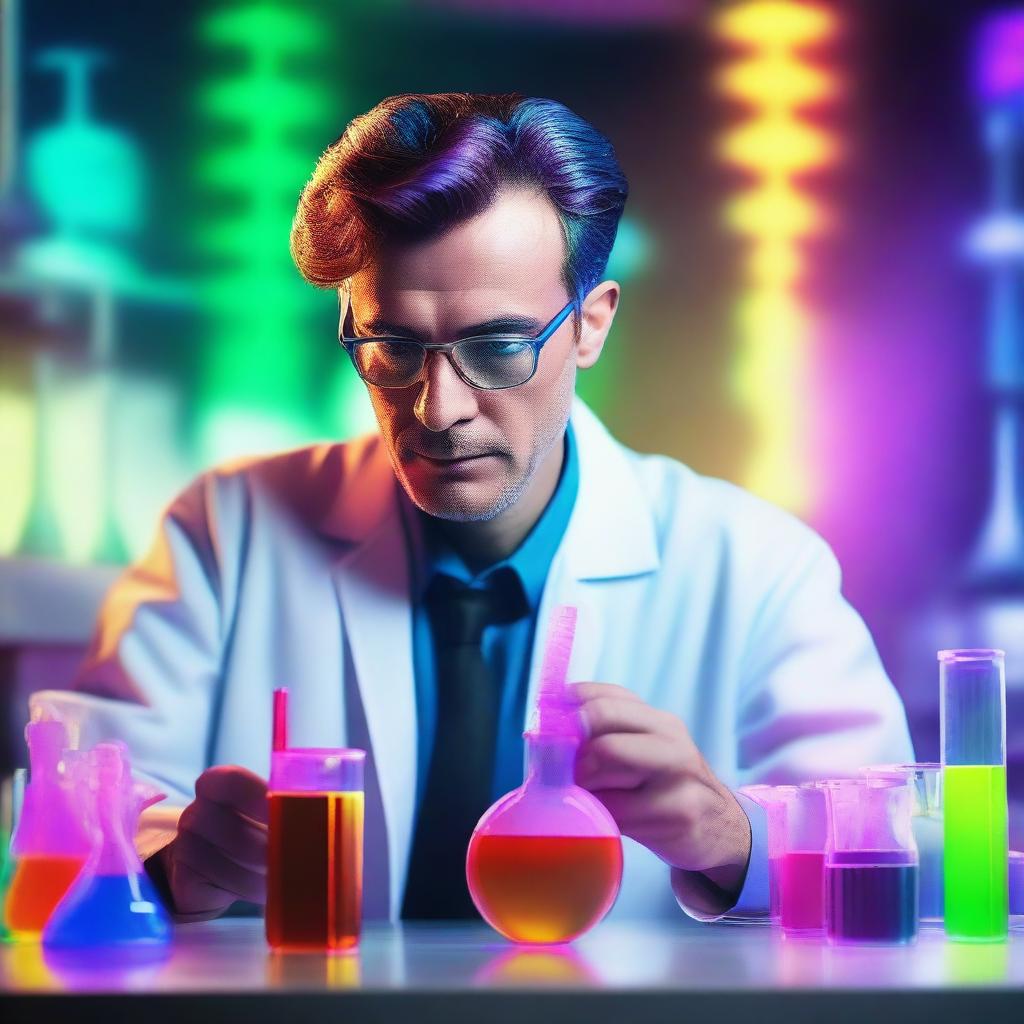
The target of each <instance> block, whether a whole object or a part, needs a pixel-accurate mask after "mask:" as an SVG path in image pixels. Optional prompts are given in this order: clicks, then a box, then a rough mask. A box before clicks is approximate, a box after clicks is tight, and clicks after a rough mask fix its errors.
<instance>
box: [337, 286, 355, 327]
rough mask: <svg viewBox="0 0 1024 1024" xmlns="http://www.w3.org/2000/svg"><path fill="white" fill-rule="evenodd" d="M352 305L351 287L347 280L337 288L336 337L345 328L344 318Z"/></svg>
mask: <svg viewBox="0 0 1024 1024" xmlns="http://www.w3.org/2000/svg"><path fill="white" fill-rule="evenodd" d="M351 304H352V287H351V284H350V282H349V281H348V280H345V281H342V283H341V284H340V285H339V286H338V337H339V338H340V337H341V333H342V331H343V330H344V328H345V318H346V317H347V316H348V311H349V307H350V306H351Z"/></svg>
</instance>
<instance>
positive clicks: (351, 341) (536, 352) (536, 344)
mask: <svg viewBox="0 0 1024 1024" xmlns="http://www.w3.org/2000/svg"><path fill="white" fill-rule="evenodd" d="M578 305H579V304H578V302H577V300H576V299H570V300H569V301H568V302H567V303H566V304H565V305H564V306H563V307H562V308H561V309H560V310H559V311H558V312H557V313H556V314H555V315H554V316H553V317H552V318H551V319H550V320H549V321H548V323H547V325H546V326H544V327H542V328H541V330H540V332H539V333H538V334H536V335H534V336H533V337H530V336H529V335H524V334H475V335H472V336H471V337H469V338H457V339H456V340H455V341H441V342H430V341H419V340H418V339H416V338H403V337H402V336H401V335H397V334H387V335H380V336H375V337H372V338H357V337H355V336H353V335H347V334H346V333H345V327H346V325H347V324H348V322H349V319H350V318H352V315H353V314H352V303H351V302H349V303H348V308H347V309H346V310H345V313H344V316H342V315H341V296H340V295H339V297H338V314H339V319H340V321H341V323H340V325H339V327H338V344H339V345H341V347H342V348H343V349H344V350H345V351H346V352H347V353H348V355H349V358H350V359H351V360H352V365H353V367H355V371H356V373H358V374H359V377H360V379H361V380H362V381H364V382H365V383H367V384H369V385H371V386H372V387H375V388H384V389H386V390H388V391H396V390H400V389H401V388H411V387H412V386H413V384H417V383H419V381H420V380H421V379H422V375H423V370H424V369H425V368H426V365H427V353H428V352H444V353H445V355H446V356H447V357H448V362H449V363H450V364H451V366H452V369H453V370H454V371H455V372H456V373H457V374H458V376H459V379H460V380H462V381H464V382H465V383H466V384H468V385H469V386H470V387H471V388H475V389H476V390H477V391H510V390H511V389H512V388H519V387H522V386H523V385H524V384H526V383H527V382H528V381H530V380H532V379H533V377H534V375H535V374H536V373H537V364H538V363H539V362H540V350H541V349H542V348H543V347H544V345H545V343H546V342H548V341H550V339H551V338H552V337H553V335H554V333H555V332H556V331H557V330H558V328H559V327H561V326H562V324H564V323H565V321H566V320H567V319H568V318H569V314H570V313H572V312H573V310H575V309H578ZM493 338H499V339H502V338H504V339H509V340H513V341H526V342H529V344H530V349H531V350H532V352H533V369H531V370H530V376H529V377H527V378H526V380H521V381H520V382H519V383H518V384H507V385H505V387H501V388H484V387H480V385H479V384H474V383H473V382H472V381H471V380H470V379H469V378H468V377H467V376H466V375H465V374H464V373H463V372H462V370H460V369H459V366H458V364H457V363H456V362H455V360H454V359H452V357H451V352H452V350H453V349H455V348H456V346H458V345H461V344H463V343H464V342H467V341H484V340H489V339H493ZM382 341H403V342H405V343H406V344H407V345H418V346H419V347H420V350H421V351H422V352H423V364H422V366H420V370H419V374H418V375H417V376H416V379H415V380H412V381H410V382H409V383H408V384H374V383H373V381H369V380H367V379H366V378H365V377H364V376H363V374H362V371H360V369H359V363H358V362H356V352H355V350H356V348H357V347H358V346H359V345H365V344H369V343H371V342H382Z"/></svg>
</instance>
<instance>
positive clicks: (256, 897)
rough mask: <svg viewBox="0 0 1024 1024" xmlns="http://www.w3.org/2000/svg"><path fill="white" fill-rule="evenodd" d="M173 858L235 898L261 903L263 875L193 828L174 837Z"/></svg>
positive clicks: (264, 887)
mask: <svg viewBox="0 0 1024 1024" xmlns="http://www.w3.org/2000/svg"><path fill="white" fill-rule="evenodd" d="M174 844H175V849H174V858H175V861H176V862H178V863H181V864H185V865H187V866H188V867H190V868H191V869H192V870H193V871H194V872H195V873H196V874H197V875H200V876H201V877H203V878H205V879H206V881H207V882H209V883H210V884H211V885H214V886H216V887H217V888H219V889H223V890H224V891H225V892H227V893H231V894H232V895H233V897H234V898H235V899H240V900H252V901H253V902H254V903H263V902H264V901H265V899H266V892H267V881H266V877H265V876H264V875H261V874H259V873H258V872H256V871H251V870H250V869H249V868H247V867H244V866H243V865H241V864H238V863H236V862H235V861H233V860H232V859H231V858H230V857H229V856H228V855H227V854H226V853H224V851H223V850H221V849H219V848H218V847H216V846H214V845H213V843H210V842H208V841H207V840H206V839H203V837H202V836H198V835H196V834H195V833H194V832H179V833H178V835H177V836H176V837H175V840H174Z"/></svg>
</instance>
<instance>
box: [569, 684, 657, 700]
mask: <svg viewBox="0 0 1024 1024" xmlns="http://www.w3.org/2000/svg"><path fill="white" fill-rule="evenodd" d="M569 685H570V686H571V687H572V690H573V692H574V693H575V694H576V698H577V699H578V700H579V701H581V702H582V701H587V700H594V699H596V698H597V697H619V698H621V699H622V700H632V701H640V702H641V703H643V698H641V697H639V696H637V694H635V693H634V692H633V691H632V690H628V689H626V687H625V686H619V684H618V683H590V682H584V683H570V684H569Z"/></svg>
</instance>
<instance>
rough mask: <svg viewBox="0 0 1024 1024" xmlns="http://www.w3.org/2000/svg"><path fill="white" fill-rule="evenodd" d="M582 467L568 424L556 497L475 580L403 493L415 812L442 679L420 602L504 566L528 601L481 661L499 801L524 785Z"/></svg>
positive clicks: (491, 630)
mask: <svg viewBox="0 0 1024 1024" xmlns="http://www.w3.org/2000/svg"><path fill="white" fill-rule="evenodd" d="M579 475H580V474H579V463H578V458H577V454H576V441H575V439H574V437H573V429H572V425H571V424H570V425H569V426H568V427H567V429H566V432H565V449H564V456H563V459H562V470H561V473H560V475H559V478H558V483H557V485H556V487H555V492H554V494H553V495H552V496H551V499H550V500H549V501H548V503H547V506H546V507H545V509H544V511H543V513H541V516H540V518H539V519H538V520H537V522H536V523H535V524H534V526H533V529H532V530H530V532H529V533H528V534H527V535H526V537H525V538H524V539H523V542H522V543H521V544H520V545H519V547H518V548H516V550H515V551H514V552H513V553H512V554H511V555H509V556H508V558H506V559H504V560H503V561H501V562H497V563H495V564H494V565H490V566H488V567H487V568H486V569H483V570H481V571H480V572H478V573H476V574H474V573H473V572H472V571H471V570H470V569H469V567H468V566H467V565H466V563H465V562H464V561H463V560H462V558H461V557H460V556H459V554H458V553H457V552H456V551H455V550H454V548H452V547H451V545H450V544H448V543H447V542H446V541H445V539H444V538H443V536H442V535H441V533H440V532H439V531H438V530H437V529H436V528H434V527H433V524H432V520H431V517H430V516H428V515H426V514H425V513H423V512H421V511H420V510H419V509H418V508H416V506H415V505H413V504H412V502H411V501H410V500H409V499H408V497H407V496H406V495H405V492H404V491H403V490H402V489H401V488H400V489H399V492H400V493H399V499H400V502H401V505H402V511H403V515H402V520H403V523H404V525H405V530H406V537H407V540H408V542H409V551H410V556H411V561H410V569H411V572H410V578H411V595H410V596H411V599H412V614H413V621H412V636H413V641H412V644H413V674H414V677H415V686H416V725H417V740H418V754H417V759H416V806H417V808H418V807H419V806H420V802H421V801H422V799H423V793H424V790H425V788H426V783H427V772H428V770H429V767H430V757H431V754H432V752H433V743H434V733H435V728H436V724H437V679H436V675H435V666H434V643H433V635H432V630H431V628H430V618H429V616H428V614H427V611H426V608H425V606H424V601H423V595H424V592H425V591H426V588H427V585H428V584H429V583H430V581H431V579H432V578H433V576H434V574H435V573H445V574H446V575H448V576H453V577H455V578H456V579H457V580H460V581H462V582H464V583H468V584H470V585H477V586H480V585H483V583H484V581H485V580H486V579H487V577H488V576H489V575H490V574H491V573H492V572H495V571H496V570H498V569H500V568H502V567H506V566H507V567H508V568H510V569H512V570H513V572H515V573H516V575H517V576H518V577H519V581H520V583H521V584H522V586H523V591H524V593H525V594H526V600H527V603H528V604H529V608H530V611H529V614H528V615H526V616H524V617H523V618H521V619H519V620H517V621H516V622H511V623H508V624H502V625H494V626H488V627H487V628H486V629H485V630H484V634H483V640H482V646H483V655H484V659H485V661H486V662H487V664H488V665H489V666H490V668H491V672H492V674H493V677H494V679H495V681H496V684H497V685H498V686H499V687H500V689H501V702H500V711H499V718H498V737H497V748H496V751H495V765H494V778H493V780H492V796H493V798H494V799H497V798H498V797H499V796H501V795H502V794H504V793H507V792H508V791H509V790H510V789H515V788H516V787H517V786H518V785H520V784H521V783H522V781H523V720H524V717H525V714H526V694H527V688H528V685H529V673H530V660H531V659H530V654H531V652H532V650H533V639H534V633H535V630H536V627H537V610H538V608H539V607H540V600H541V596H542V594H543V593H544V584H545V582H546V581H547V577H548V570H549V569H550V568H551V562H552V560H553V558H554V556H555V552H556V551H557V550H558V545H559V544H560V543H561V540H562V536H563V534H564V533H565V529H566V527H567V526H568V524H569V517H570V516H571V515H572V509H573V506H574V505H575V503H576V494H577V491H578V490H579Z"/></svg>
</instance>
